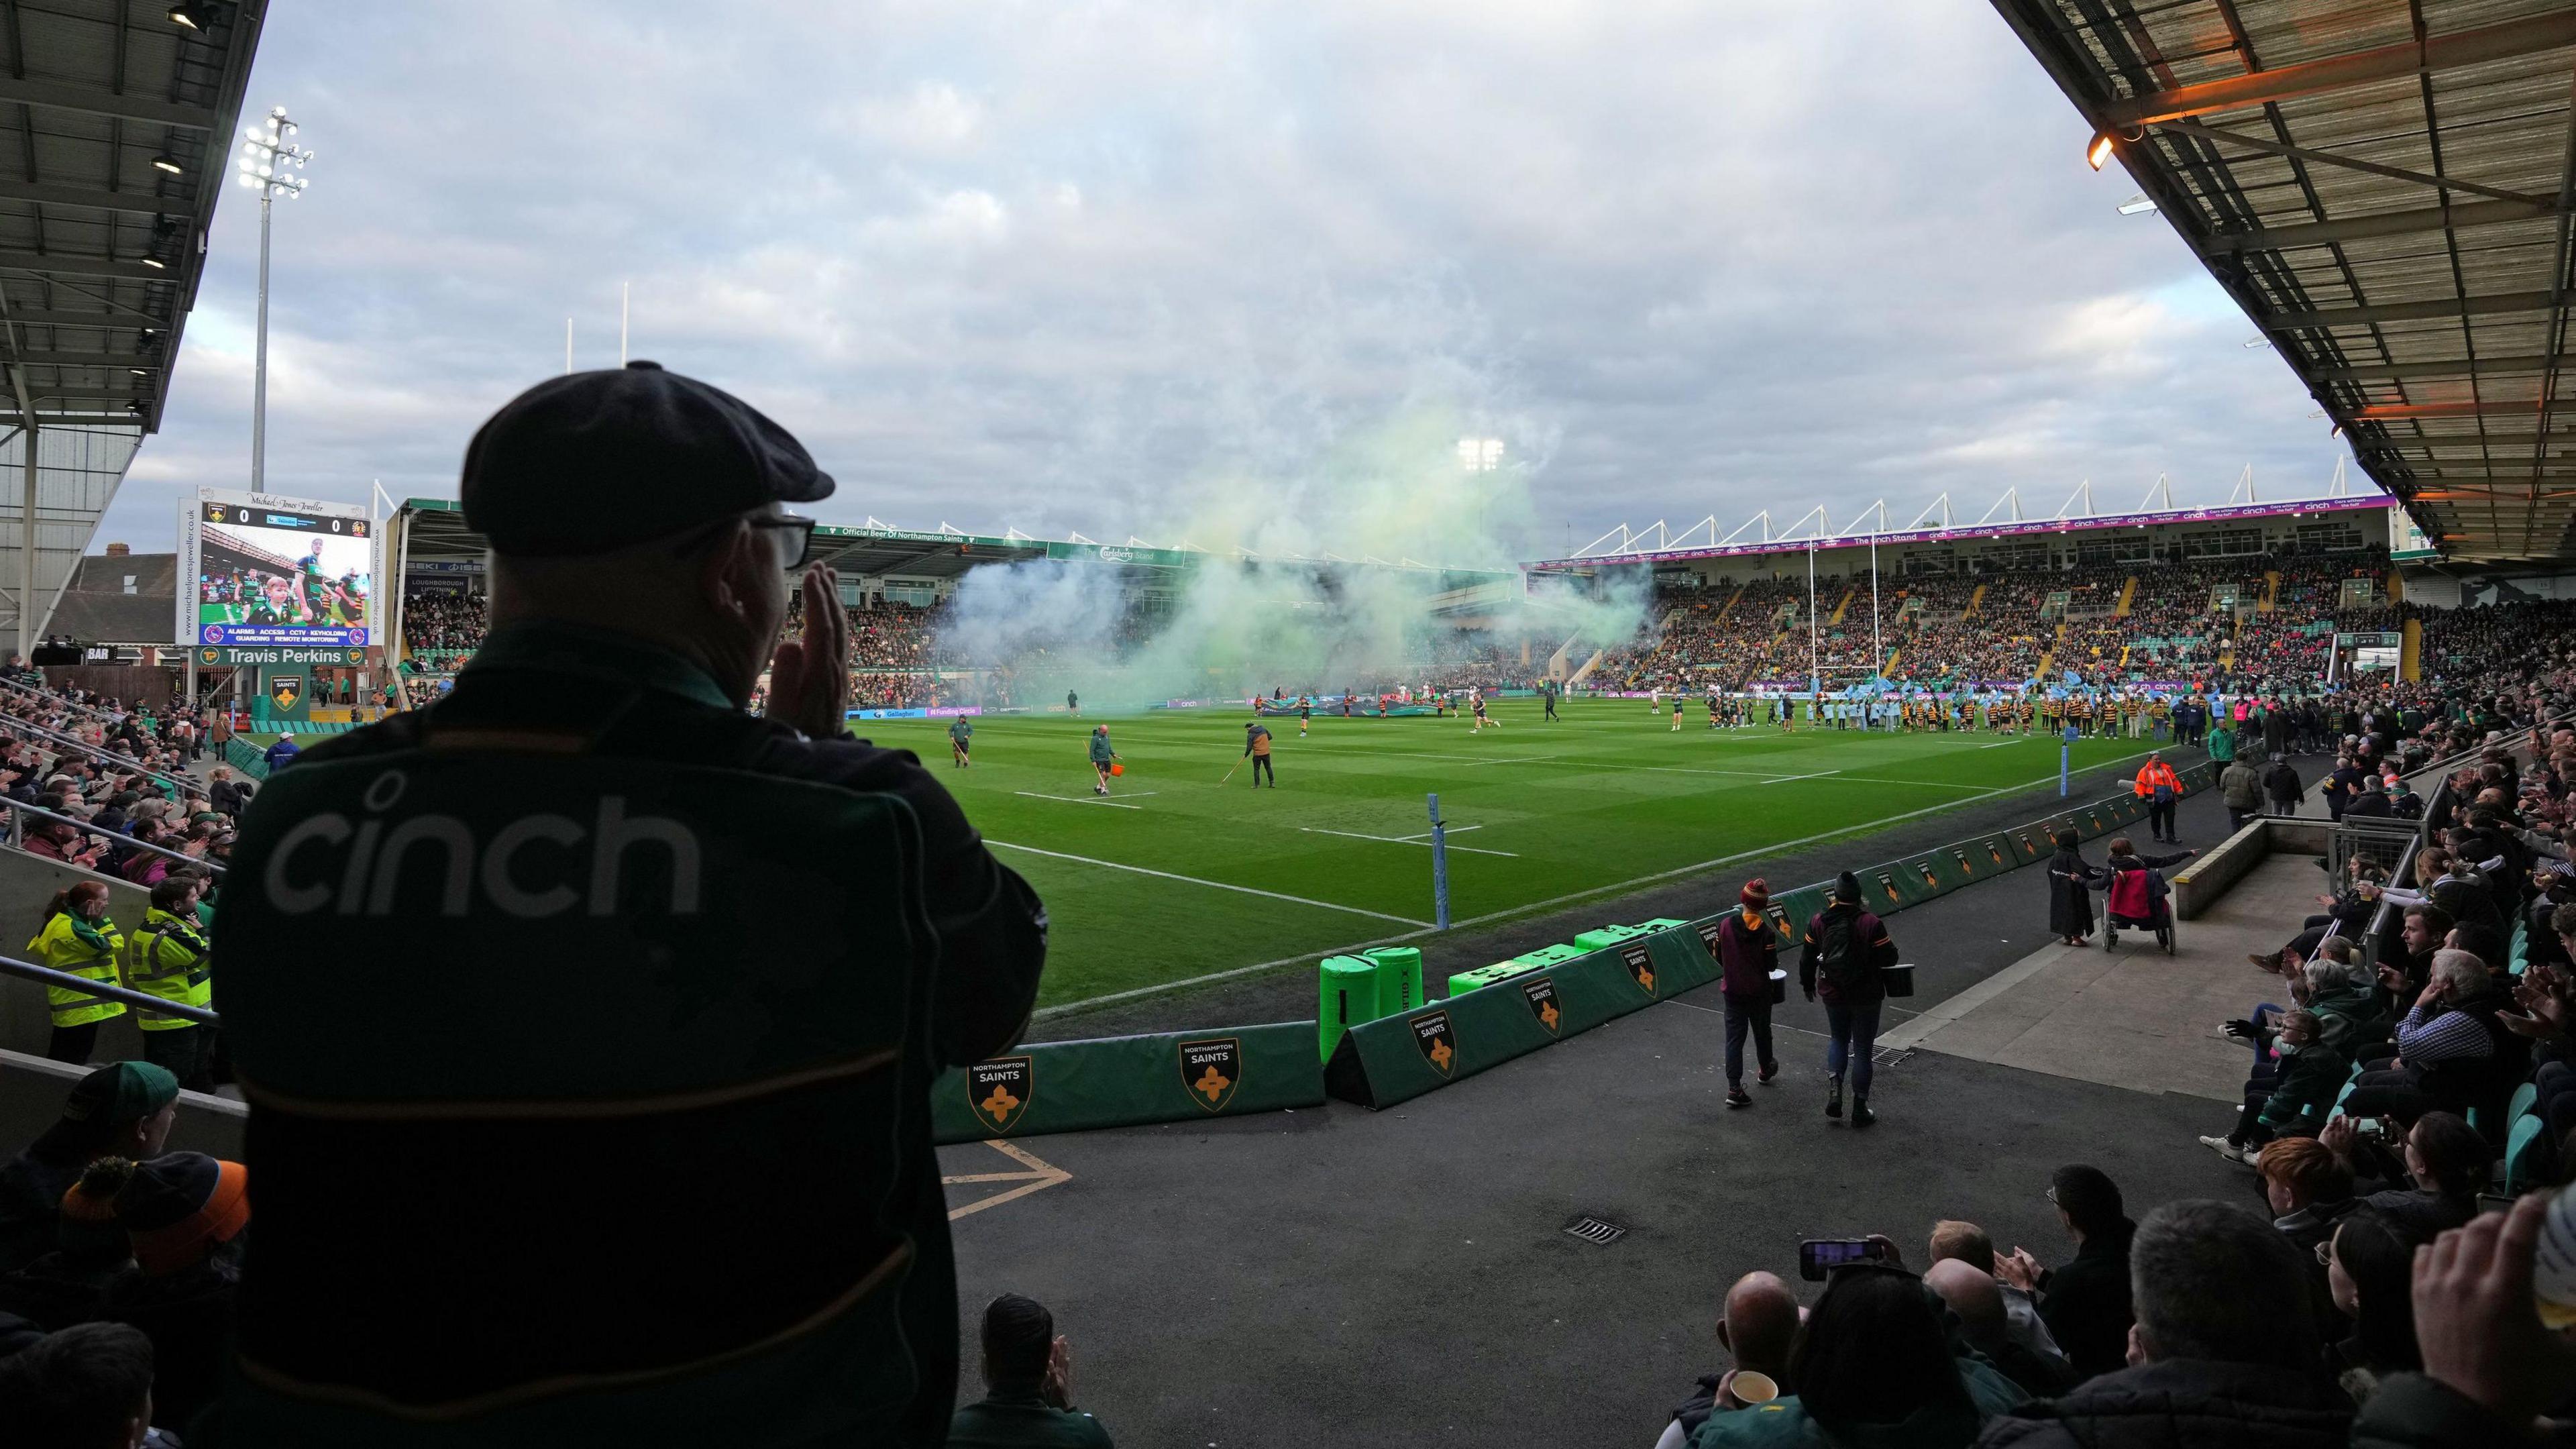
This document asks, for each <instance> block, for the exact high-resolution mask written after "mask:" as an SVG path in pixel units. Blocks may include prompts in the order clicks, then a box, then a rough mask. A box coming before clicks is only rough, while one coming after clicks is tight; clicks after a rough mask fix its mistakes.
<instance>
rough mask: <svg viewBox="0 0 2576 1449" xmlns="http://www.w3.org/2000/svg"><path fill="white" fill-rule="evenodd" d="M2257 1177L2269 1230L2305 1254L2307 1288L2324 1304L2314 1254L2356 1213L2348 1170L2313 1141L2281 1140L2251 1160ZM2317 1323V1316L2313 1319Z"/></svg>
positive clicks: (2320, 1263) (2320, 1264)
mask: <svg viewBox="0 0 2576 1449" xmlns="http://www.w3.org/2000/svg"><path fill="white" fill-rule="evenodd" d="M2254 1170H2255V1171H2256V1172H2258V1173H2260V1174H2261V1175H2262V1178H2263V1200H2264V1201H2265V1202H2267V1203H2269V1204H2271V1207H2272V1214H2273V1217H2272V1226H2274V1227H2276V1228H2278V1229H2280V1230H2281V1232H2282V1234H2283V1235H2284V1236H2286V1237H2287V1238H2288V1239H2289V1240H2290V1245H2291V1246H2292V1247H2295V1248H2297V1249H2298V1250H2299V1251H2300V1253H2302V1254H2303V1255H2305V1256H2304V1257H2302V1259H2301V1261H2302V1262H2304V1263H2306V1264H2308V1266H2309V1268H2310V1270H2311V1271H2310V1272H2309V1274H2308V1278H2309V1286H2310V1287H2311V1288H2313V1289H2314V1290H2315V1292H2316V1294H2317V1302H2318V1303H2319V1304H2320V1305H2323V1304H2324V1303H2325V1301H2326V1299H2325V1286H2326V1275H2325V1261H2324V1259H2323V1258H2322V1257H2321V1256H2320V1255H2319V1250H2320V1249H2321V1248H2323V1247H2324V1245H2325V1242H2326V1240H2327V1239H2328V1238H2330V1237H2332V1236H2334V1230H2335V1225H2336V1224H2337V1223H2339V1222H2341V1221H2342V1220H2343V1219H2344V1218H2346V1217H2348V1216H2350V1215H2351V1214H2353V1213H2355V1212H2357V1211H2359V1210H2360V1208H2361V1200H2360V1199H2359V1198H2356V1197H2354V1196H2353V1195H2352V1169H2351V1168H2350V1167H2347V1166H2345V1165H2344V1162H2343V1159H2341V1158H2339V1157H2337V1156H2335V1155H2334V1153H2333V1152H2332V1151H2330V1150H2329V1149H2328V1148H2327V1147H2326V1145H2325V1144H2324V1143H2322V1142H2319V1141H2317V1140H2316V1139H2315V1138H2313V1137H2284V1138H2282V1139H2281V1140H2279V1141H2277V1142H2274V1143H2272V1144H2271V1145H2270V1146H2267V1147H2265V1148H2264V1149H2263V1152H2262V1155H2261V1156H2259V1157H2257V1158H2256V1159H2255V1160H2254ZM2319 1318H2320V1319H2321V1320H2322V1318H2323V1314H2322V1313H2320V1314H2319Z"/></svg>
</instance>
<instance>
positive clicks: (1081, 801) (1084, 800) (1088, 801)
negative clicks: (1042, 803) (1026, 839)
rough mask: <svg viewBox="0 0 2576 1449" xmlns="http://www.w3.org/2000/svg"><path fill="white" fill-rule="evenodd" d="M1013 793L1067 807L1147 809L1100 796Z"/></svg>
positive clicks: (1156, 792) (1137, 796)
mask: <svg viewBox="0 0 2576 1449" xmlns="http://www.w3.org/2000/svg"><path fill="white" fill-rule="evenodd" d="M1011 793H1012V794H1014V795H1026V796H1028V797H1029V798H1030V799H1032V800H1061V801H1063V802H1064V803H1066V804H1067V805H1106V806H1108V807H1109V808H1111V809H1113V810H1142V809H1144V808H1145V807H1144V806H1142V805H1121V804H1119V803H1118V802H1117V801H1115V800H1103V799H1101V798H1099V797H1098V796H1090V797H1085V796H1081V795H1041V794H1039V793H1038V792H1037V791H1035V790H1013V791H1012V792H1011ZM1162 793H1163V792H1162V791H1160V790H1141V791H1138V792H1137V793H1136V794H1135V795H1132V796H1130V797H1129V798H1130V799H1139V800H1141V799H1143V798H1144V797H1145V796H1147V795H1160V794H1162Z"/></svg>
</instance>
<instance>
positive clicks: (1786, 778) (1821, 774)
mask: <svg viewBox="0 0 2576 1449" xmlns="http://www.w3.org/2000/svg"><path fill="white" fill-rule="evenodd" d="M1841 773H1842V771H1840V770H1818V771H1817V772H1815V773H1814V774H1812V775H1782V776H1781V777H1779V778H1778V779H1776V780H1765V781H1763V782H1762V783H1763V784H1765V785H1786V784H1788V783H1789V782H1790V781H1792V780H1821V779H1823V778H1825V777H1826V776H1827V775H1839V774H1841Z"/></svg>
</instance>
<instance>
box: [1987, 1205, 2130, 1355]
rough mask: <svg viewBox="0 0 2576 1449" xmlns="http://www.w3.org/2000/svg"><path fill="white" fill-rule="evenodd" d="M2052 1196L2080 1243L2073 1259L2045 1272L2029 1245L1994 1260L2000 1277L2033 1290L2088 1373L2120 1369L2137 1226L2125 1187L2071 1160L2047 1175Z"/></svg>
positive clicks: (2056, 1333)
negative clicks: (2124, 1202) (2125, 1205)
mask: <svg viewBox="0 0 2576 1449" xmlns="http://www.w3.org/2000/svg"><path fill="white" fill-rule="evenodd" d="M2048 1200H2049V1201H2050V1202H2053V1203H2055V1204H2056V1205H2057V1220H2058V1222H2059V1224H2060V1225H2062V1226H2063V1227H2064V1228H2065V1229H2066V1235H2067V1236H2068V1237H2071V1238H2073V1239H2074V1240H2075V1258H2074V1261H2072V1262H2070V1263H2068V1264H2067V1265H2066V1266H2065V1267H2063V1268H2057V1269H2053V1270H2052V1269H2044V1268H2042V1267H2040V1265H2039V1261H2038V1260H2037V1259H2035V1258H2033V1257H2032V1256H2031V1255H2030V1250H2029V1249H2027V1248H2015V1249H2013V1254H2012V1256H2011V1257H2009V1258H2004V1259H2001V1260H1999V1261H1998V1262H1997V1263H1996V1265H1995V1272H1996V1276H1998V1277H2000V1278H2002V1279H2003V1280H2004V1281H2005V1282H2007V1283H2010V1284H2011V1285H2013V1286H2014V1287H2016V1288H2019V1289H2021V1290H2023V1291H2024V1292H2029V1293H2036V1294H2037V1295H2038V1299H2039V1316H2040V1317H2041V1318H2042V1319H2044V1320H2046V1322H2047V1324H2048V1332H2049V1335H2050V1336H2051V1337H2053V1338H2055V1339H2056V1340H2057V1343H2058V1347H2060V1348H2062V1349H2064V1350H2065V1351H2066V1361H2067V1362H2068V1363H2070V1364H2073V1365H2074V1366H2075V1371H2076V1372H2077V1373H2079V1374H2081V1375H2083V1376H2084V1377H2086V1378H2091V1377H2092V1376H2094V1375H2095V1374H2107V1373H2111V1372H2114V1371H2116V1370H2117V1369H2119V1368H2120V1367H2121V1365H2123V1364H2125V1363H2126V1362H2128V1355H2129V1324H2130V1321H2131V1317H2130V1309H2129V1238H2130V1236H2131V1235H2132V1234H2134V1233H2135V1232H2136V1231H2137V1228H2138V1225H2137V1224H2136V1223H2133V1222H2131V1221H2130V1220H2129V1217H2128V1214H2127V1213H2126V1212H2124V1211H2123V1210H2122V1207H2121V1202H2120V1189H2119V1187H2118V1185H2117V1184H2115V1183H2113V1182H2112V1181H2111V1179H2110V1177H2109V1176H2108V1175H2107V1174H2105V1173H2104V1172H2103V1171H2102V1170H2101V1169H2100V1168H2098V1167H2085V1166H2081V1165H2070V1166H2066V1167H2061V1168H2059V1169H2057V1172H2056V1174H2055V1175H2054V1176H2053V1177H2052V1178H2051V1179H2050V1184H2049V1189H2048Z"/></svg>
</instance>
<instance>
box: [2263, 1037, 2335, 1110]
mask: <svg viewBox="0 0 2576 1449" xmlns="http://www.w3.org/2000/svg"><path fill="white" fill-rule="evenodd" d="M2351 1077H2352V1059H2351V1058H2349V1057H2346V1056H2344V1055H2343V1054H2342V1053H2340V1052H2338V1051H2336V1050H2335V1049H2334V1048H2332V1047H2329V1046H2327V1045H2325V1044H2324V1043H2323V1042H2310V1043H2308V1044H2307V1046H2306V1047H2305V1048H2304V1049H2302V1050H2299V1051H2295V1052H2292V1053H2290V1055H2288V1056H2286V1057H2284V1058H2282V1059H2281V1072H2280V1076H2279V1077H2278V1078H2277V1079H2276V1080H2277V1082H2278V1085H2276V1086H2274V1087H2273V1089H2272V1095H2271V1096H2269V1097H2267V1098H2265V1099H2264V1100H2263V1125H2264V1126H2266V1127H2268V1128H2270V1129H2272V1130H2273V1131H2275V1132H2278V1131H2280V1130H2281V1129H2283V1128H2285V1127H2288V1126H2289V1125H2290V1124H2292V1123H2294V1122H2304V1123H2307V1124H2308V1125H2310V1126H2312V1127H2313V1126H2320V1125H2323V1123H2324V1122H2325V1120H2326V1114H2327V1113H2328V1112H2331V1111H2333V1110H2334V1103H2335V1094H2336V1093H2338V1092H2341V1091H2342V1090H2343V1084H2344V1083H2345V1082H2346V1081H2348V1080H2350V1079H2351Z"/></svg>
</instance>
